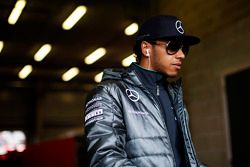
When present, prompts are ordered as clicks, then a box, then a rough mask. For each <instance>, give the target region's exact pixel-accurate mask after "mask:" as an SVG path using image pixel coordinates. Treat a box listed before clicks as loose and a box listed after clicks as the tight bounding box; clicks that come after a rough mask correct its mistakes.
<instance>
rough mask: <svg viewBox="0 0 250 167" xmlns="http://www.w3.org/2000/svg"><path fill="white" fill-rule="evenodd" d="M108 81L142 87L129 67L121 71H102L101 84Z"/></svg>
mask: <svg viewBox="0 0 250 167" xmlns="http://www.w3.org/2000/svg"><path fill="white" fill-rule="evenodd" d="M108 80H122V81H124V82H126V83H129V84H132V85H137V86H141V85H142V83H141V82H140V80H139V79H138V77H137V76H136V74H135V72H134V71H133V70H132V69H131V68H130V67H128V68H121V69H111V68H108V69H105V70H104V71H103V77H102V82H104V81H108Z"/></svg>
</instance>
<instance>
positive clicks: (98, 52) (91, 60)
mask: <svg viewBox="0 0 250 167" xmlns="http://www.w3.org/2000/svg"><path fill="white" fill-rule="evenodd" d="M106 52H107V51H106V49H105V48H98V49H96V50H95V51H94V52H92V53H91V54H90V55H88V56H87V57H85V59H84V62H85V63H86V64H93V63H94V62H96V61H97V60H98V59H100V58H101V57H102V56H104V55H105V54H106Z"/></svg>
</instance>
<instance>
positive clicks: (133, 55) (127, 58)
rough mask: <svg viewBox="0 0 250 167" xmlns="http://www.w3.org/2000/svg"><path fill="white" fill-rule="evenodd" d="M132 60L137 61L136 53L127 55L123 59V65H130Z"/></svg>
mask: <svg viewBox="0 0 250 167" xmlns="http://www.w3.org/2000/svg"><path fill="white" fill-rule="evenodd" d="M132 62H136V55H135V54H132V55H130V56H128V57H126V58H125V59H123V60H122V65H123V66H124V67H128V66H129V65H130V64H131V63H132Z"/></svg>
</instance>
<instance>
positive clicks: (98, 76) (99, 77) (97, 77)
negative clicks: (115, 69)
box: [95, 72, 103, 83]
mask: <svg viewBox="0 0 250 167" xmlns="http://www.w3.org/2000/svg"><path fill="white" fill-rule="evenodd" d="M102 76H103V72H100V73H98V74H97V75H96V76H95V81H96V82H97V83H99V82H101V80H102Z"/></svg>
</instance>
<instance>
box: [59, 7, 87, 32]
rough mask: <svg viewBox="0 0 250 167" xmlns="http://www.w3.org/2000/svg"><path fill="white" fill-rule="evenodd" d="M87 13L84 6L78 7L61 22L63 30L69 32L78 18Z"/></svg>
mask: <svg viewBox="0 0 250 167" xmlns="http://www.w3.org/2000/svg"><path fill="white" fill-rule="evenodd" d="M86 12H87V8H86V7H85V6H83V5H82V6H78V7H77V8H76V9H75V10H74V11H73V12H72V13H71V14H70V16H69V17H68V18H67V19H66V20H65V21H64V22H63V24H62V28H63V29H64V30H70V29H71V28H72V27H73V26H74V25H75V24H76V23H77V22H78V21H79V20H80V18H81V17H82V16H83V15H84V14H85V13H86Z"/></svg>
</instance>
